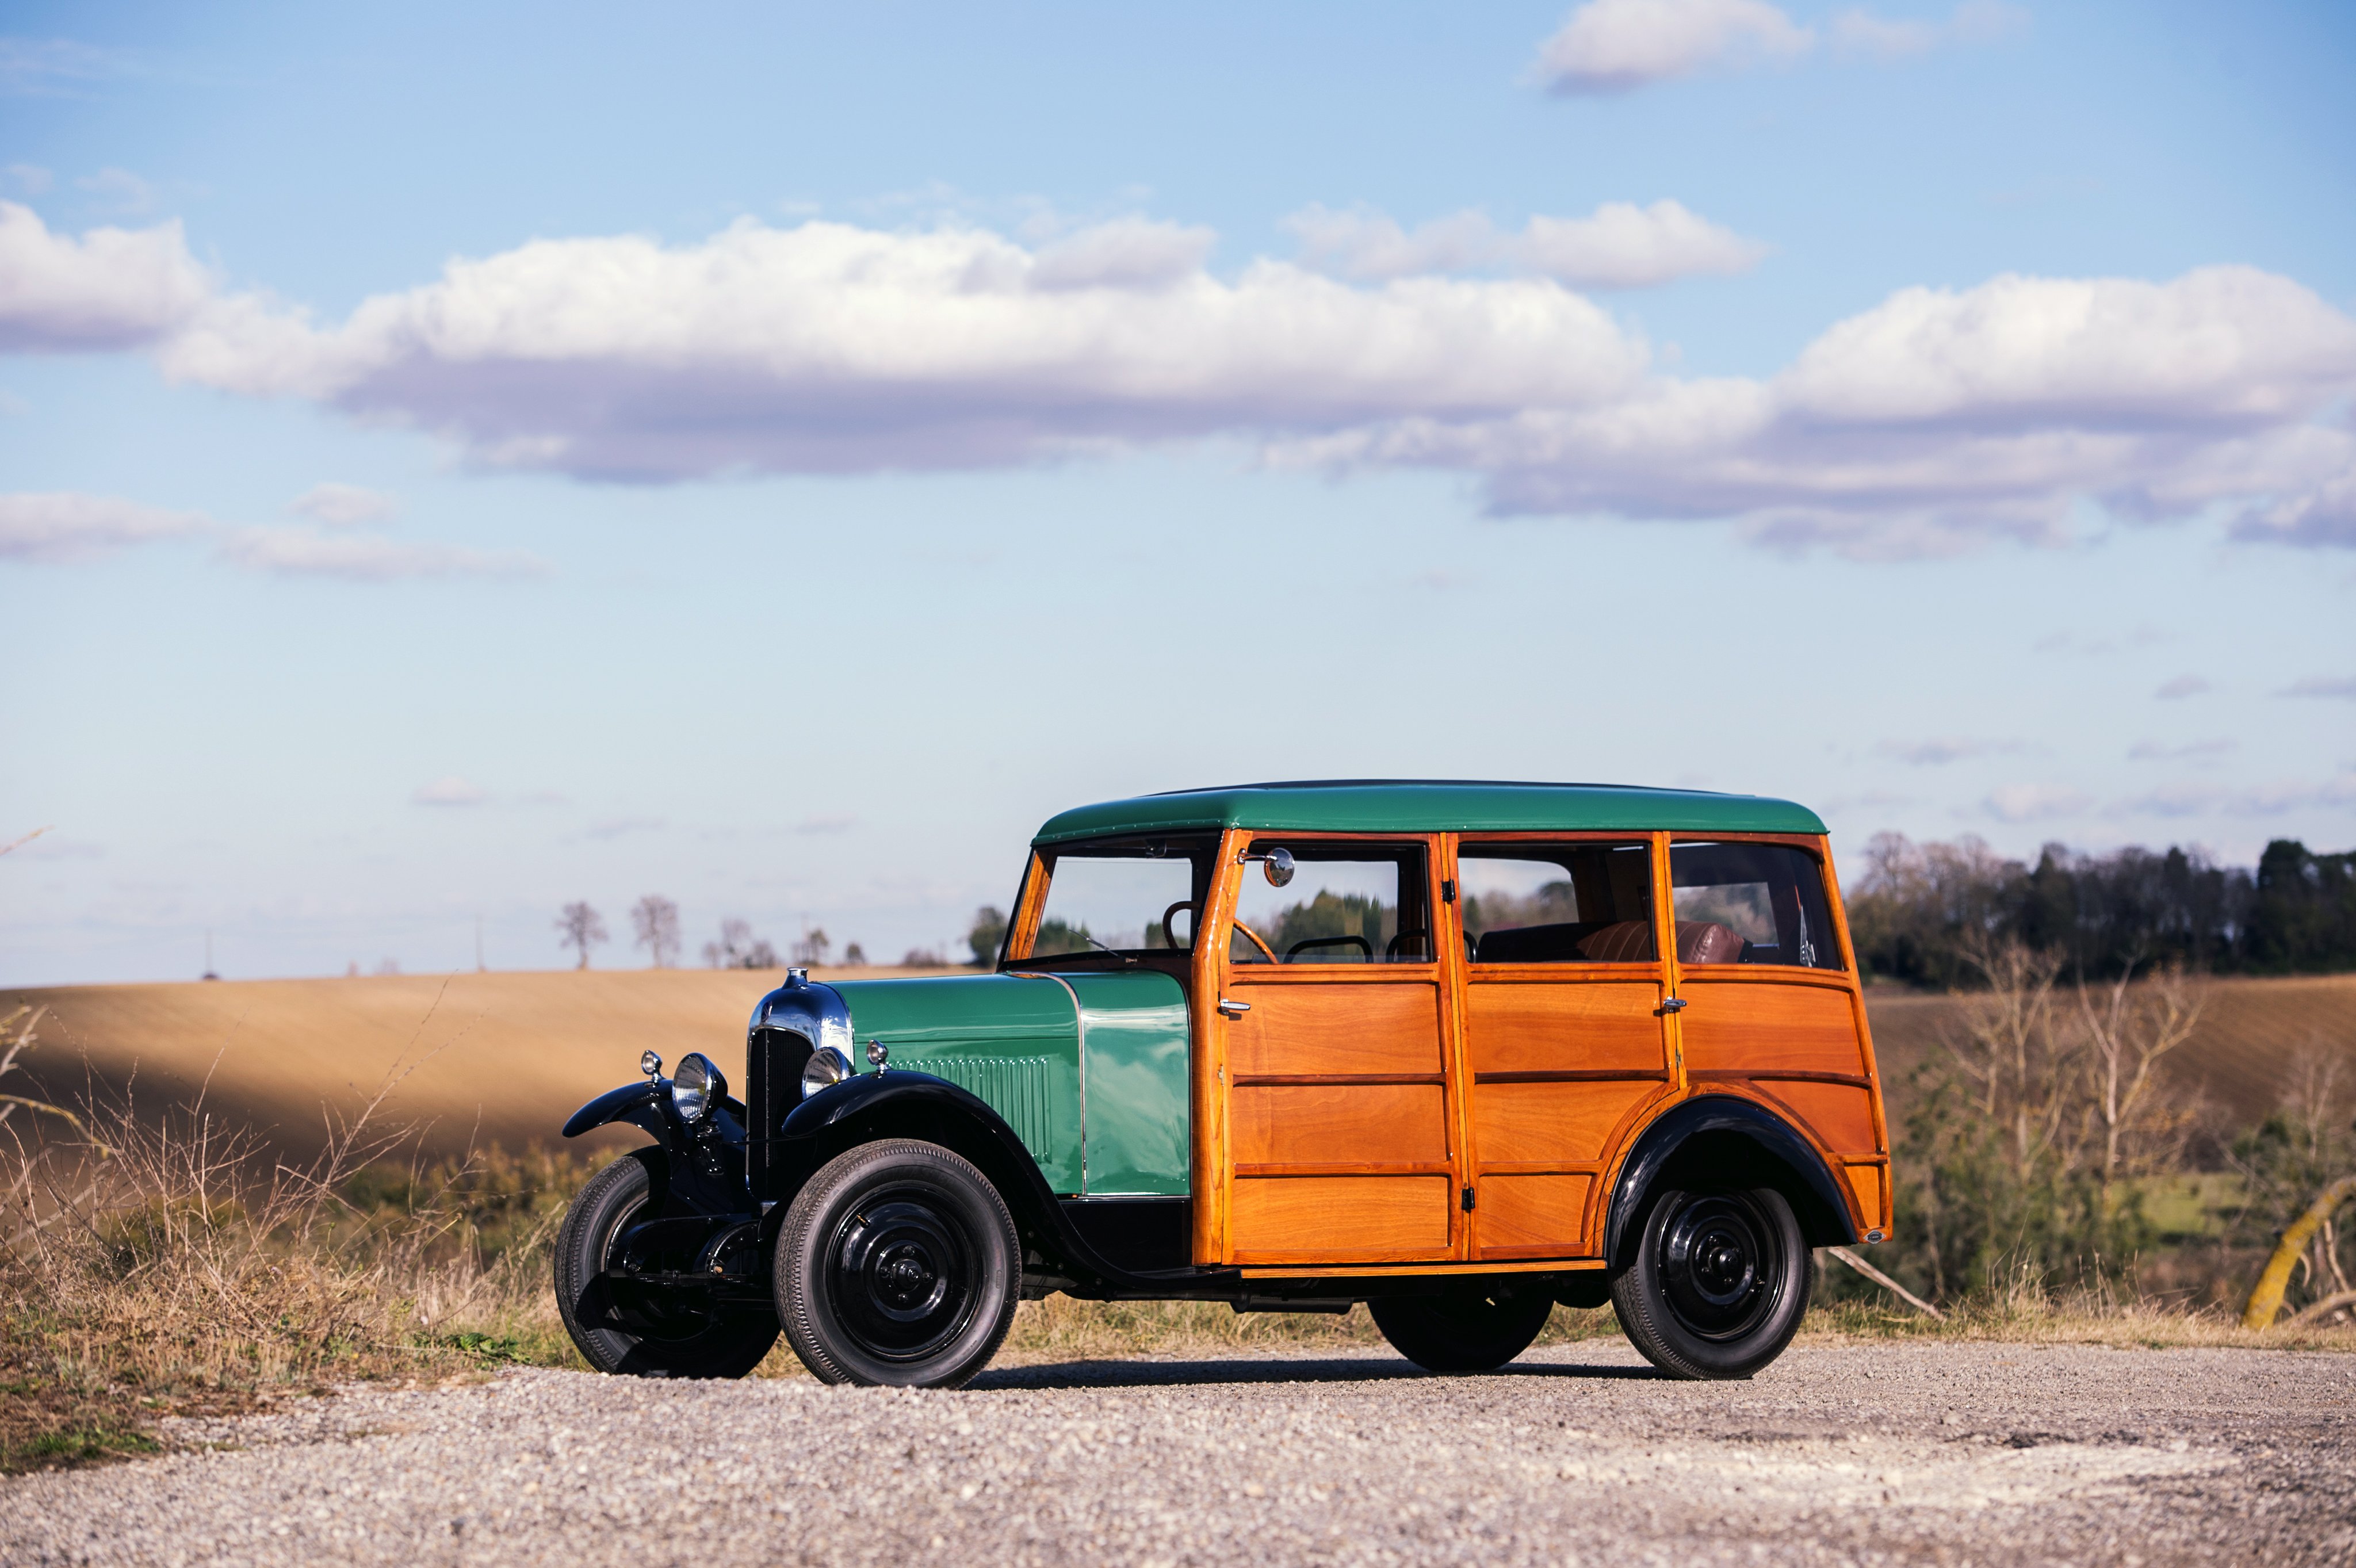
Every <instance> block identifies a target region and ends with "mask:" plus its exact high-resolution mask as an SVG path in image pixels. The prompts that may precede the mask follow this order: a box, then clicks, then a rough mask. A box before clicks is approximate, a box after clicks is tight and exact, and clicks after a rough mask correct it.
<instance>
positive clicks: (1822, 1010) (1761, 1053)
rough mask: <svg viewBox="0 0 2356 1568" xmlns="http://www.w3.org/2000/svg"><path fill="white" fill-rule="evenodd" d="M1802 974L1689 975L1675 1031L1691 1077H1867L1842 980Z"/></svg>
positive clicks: (1719, 972)
mask: <svg viewBox="0 0 2356 1568" xmlns="http://www.w3.org/2000/svg"><path fill="white" fill-rule="evenodd" d="M1806 973H1807V972H1805V971H1783V972H1777V971H1773V970H1764V969H1762V970H1760V971H1757V972H1754V973H1753V974H1743V973H1740V972H1729V971H1728V970H1727V969H1725V968H1723V967H1719V968H1718V970H1717V972H1712V971H1711V970H1708V969H1704V968H1701V967H1699V966H1696V967H1693V968H1688V969H1687V970H1686V971H1685V972H1684V973H1683V975H1682V976H1681V978H1680V983H1679V986H1678V993H1679V994H1680V995H1682V996H1683V997H1684V998H1685V999H1686V1003H1687V1006H1686V1009H1685V1011H1684V1012H1683V1013H1682V1014H1680V1015H1679V1016H1678V1018H1677V1024H1678V1026H1679V1029H1680V1032H1681V1033H1682V1034H1683V1036H1684V1037H1685V1058H1686V1070H1687V1071H1688V1072H1691V1073H1697V1074H1701V1073H1740V1074H1743V1075H1746V1076H1748V1075H1751V1074H1757V1073H1769V1074H1772V1073H1779V1072H1815V1073H1839V1074H1844V1075H1847V1076H1849V1077H1856V1078H1862V1077H1864V1076H1865V1053H1864V1049H1863V1047H1862V1046H1861V1045H1860V1043H1859V1041H1858V1028H1857V1012H1858V1009H1857V1008H1856V1007H1855V1006H1854V1005H1853V998H1852V996H1851V994H1850V990H1849V988H1848V987H1847V986H1845V985H1842V984H1840V983H1838V981H1839V978H1840V977H1839V976H1837V975H1832V976H1828V977H1827V978H1829V979H1831V980H1832V981H1833V982H1834V983H1830V984H1826V983H1822V982H1818V981H1815V980H1813V979H1803V978H1799V977H1800V976H1802V975H1804V974H1806Z"/></svg>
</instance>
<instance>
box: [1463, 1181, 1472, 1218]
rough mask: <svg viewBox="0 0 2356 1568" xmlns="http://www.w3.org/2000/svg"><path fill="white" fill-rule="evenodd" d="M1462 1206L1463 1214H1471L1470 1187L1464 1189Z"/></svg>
mask: <svg viewBox="0 0 2356 1568" xmlns="http://www.w3.org/2000/svg"><path fill="white" fill-rule="evenodd" d="M1463 1204H1464V1212H1465V1213H1467V1214H1470V1213H1472V1188H1471V1187H1466V1188H1465V1189H1464V1197H1463Z"/></svg>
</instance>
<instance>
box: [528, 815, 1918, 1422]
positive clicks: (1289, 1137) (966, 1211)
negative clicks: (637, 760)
mask: <svg viewBox="0 0 2356 1568" xmlns="http://www.w3.org/2000/svg"><path fill="white" fill-rule="evenodd" d="M641 1068H642V1070H643V1072H644V1073H645V1075H646V1076H645V1078H644V1079H642V1080H640V1081H637V1082H633V1083H630V1084H627V1085H626V1086H624V1087H623V1088H620V1089H617V1090H613V1091H612V1092H610V1093H608V1094H605V1095H603V1096H601V1097H600V1098H598V1099H597V1100H595V1101H592V1102H590V1103H589V1104H588V1105H585V1106H584V1107H582V1109H581V1110H580V1111H579V1112H577V1113H575V1114H574V1116H573V1119H572V1120H571V1122H568V1123H567V1125H566V1126H565V1129H564V1131H565V1133H566V1135H567V1136H568V1137H570V1136H574V1135H577V1134H579V1133H584V1132H586V1131H588V1130H589V1129H591V1128H593V1127H596V1126H600V1125H603V1124H605V1123H607V1122H630V1123H633V1124H635V1125H637V1126H638V1127H640V1128H642V1129H643V1130H644V1131H646V1132H647V1133H649V1134H650V1135H651V1136H652V1138H653V1139H654V1143H653V1144H652V1145H651V1146H649V1147H647V1148H643V1149H640V1150H637V1151H635V1152H633V1153H631V1154H629V1155H625V1156H623V1157H622V1158H620V1159H618V1160H616V1161H615V1162H614V1163H613V1164H612V1165H608V1166H606V1167H605V1169H604V1170H602V1171H601V1172H599V1173H598V1175H597V1176H594V1177H593V1178H592V1179H591V1181H590V1182H589V1183H588V1185H587V1186H586V1187H584V1189H583V1191H582V1192H581V1194H580V1196H579V1197H578V1198H577V1199H576V1200H575V1202H574V1204H573V1209H572V1210H571V1212H570V1213H569V1214H568V1216H567V1217H566V1220H565V1224H564V1229H563V1232H562V1238H561V1240H560V1243H559V1247H558V1256H557V1262H556V1287H557V1294H558V1304H559V1306H560V1309H561V1310H562V1313H563V1316H564V1321H565V1324H566V1326H567V1327H568V1328H569V1329H570V1330H571V1332H572V1335H573V1339H574V1340H575V1342H576V1343H577V1344H578V1345H579V1346H580V1348H581V1350H582V1352H583V1354H584V1355H585V1356H586V1357H587V1358H588V1359H589V1360H590V1361H591V1363H592V1364H593V1365H594V1366H596V1367H598V1368H599V1369H603V1370H605V1371H611V1372H622V1373H632V1374H637V1375H642V1376H667V1377H735V1376H742V1375H744V1373H746V1372H748V1371H750V1370H751V1369H753V1368H754V1366H755V1365H756V1364H757V1363H758V1362H759V1361H760V1360H761V1359H762V1358H763V1356H764V1355H765V1354H766V1352H767V1351H768V1350H769V1348H771V1347H772V1346H773V1345H774V1344H775V1343H776V1337H777V1335H778V1334H779V1333H780V1332H781V1331H782V1332H783V1333H784V1335H785V1336H786V1338H787V1341H788V1342H789V1343H790V1344H791V1346H792V1347H793V1348H794V1350H795V1352H796V1353H797V1354H798V1356H799V1357H800V1358H801V1359H802V1361H803V1362H804V1363H805V1364H806V1365H807V1366H808V1367H809V1369H810V1370H811V1371H812V1372H813V1373H815V1374H816V1375H817V1376H819V1378H821V1379H825V1380H829V1381H836V1382H845V1381H847V1382H861V1383H892V1384H915V1385H926V1386H953V1385H956V1384H958V1383H962V1382H963V1381H965V1380H968V1379H969V1378H971V1377H972V1376H973V1375H974V1374H975V1373H976V1372H978V1371H979V1370H980V1369H981V1368H982V1367H983V1366H985V1365H986V1364H987V1363H988V1362H989V1360H990V1359H991V1356H992V1354H994V1353H995V1352H996V1350H997V1348H998V1347H999V1345H1000V1343H1001V1341H1002V1339H1003V1338H1004V1337H1005V1334H1006V1331H1007V1327H1008V1326H1009V1324H1010V1322H1011V1321H1012V1316H1013V1313H1014V1309H1015V1305H1016V1303H1017V1302H1018V1301H1020V1300H1022V1299H1023V1298H1025V1297H1032V1298H1036V1297H1040V1296H1044V1295H1045V1294H1049V1293H1051V1292H1056V1291H1061V1292H1064V1293H1066V1294H1069V1295H1072V1296H1076V1297H1082V1298H1087V1299H1095V1300H1167V1299H1187V1300H1208V1301H1224V1302H1228V1303H1231V1304H1232V1305H1234V1306H1235V1307H1236V1309H1237V1310H1238V1311H1255V1310H1267V1311H1296V1312H1297V1311H1339V1310H1344V1309H1346V1308H1347V1307H1348V1306H1350V1305H1353V1304H1355V1303H1357V1302H1365V1304H1366V1305H1367V1307H1368V1309H1369V1311H1370V1312H1371V1314H1372V1316H1373V1317H1374V1320H1375V1323H1376V1326H1378V1327H1379V1328H1380V1329H1381V1331H1382V1333H1383V1335H1384V1337H1386V1338H1387V1339H1388V1341H1389V1342H1390V1343H1391V1345H1392V1346H1393V1347H1395V1348H1397V1349H1398V1351H1399V1352H1400V1353H1401V1354H1402V1355H1404V1356H1406V1357H1408V1359H1411V1360H1413V1361H1415V1362H1417V1363H1419V1364H1420V1365H1422V1366H1424V1367H1427V1368H1430V1369H1434V1370H1442V1371H1479V1370H1485V1369H1492V1368H1494V1367H1497V1366H1500V1365H1503V1364H1504V1363H1505V1362H1507V1361H1509V1360H1511V1359H1513V1358H1514V1357H1515V1356H1517V1355H1519V1354H1520V1353H1521V1352H1522V1351H1523V1350H1524V1349H1526V1348H1527V1347H1528V1346H1529V1345H1530V1343H1531V1342H1532V1341H1533V1340H1534V1339H1535V1338H1536V1337H1537V1334H1538V1332H1539V1330H1540V1329H1541V1328H1542V1327H1543V1326H1544V1325H1545V1323H1546V1320H1547V1314H1548V1313H1549V1311H1550V1310H1551V1309H1552V1307H1553V1306H1554V1305H1555V1304H1557V1303H1563V1304H1567V1305H1573V1306H1580V1307H1595V1306H1601V1305H1604V1304H1606V1303H1607V1302H1608V1303H1610V1304H1611V1305H1612V1306H1613V1307H1614V1308H1615V1310H1616V1314H1617V1316H1618V1318H1619V1321H1620V1324H1621V1326H1622V1329H1623V1330H1624V1331H1625V1333H1626V1334H1627V1335H1628V1337H1629V1338H1630V1339H1631V1340H1632V1341H1633V1343H1634V1344H1635V1346H1636V1348H1638V1349H1639V1350H1640V1351H1642V1352H1643V1353H1644V1356H1645V1357H1647V1358H1648V1359H1650V1360H1651V1361H1652V1362H1653V1363H1654V1364H1655V1366H1657V1367H1658V1368H1660V1369H1662V1370H1663V1371H1665V1372H1666V1373H1669V1374H1671V1375H1673V1376H1677V1377H1686V1378H1725V1377H1747V1376H1749V1375H1750V1374H1751V1373H1752V1372H1753V1371H1755V1370H1757V1369H1759V1368H1760V1367H1762V1366H1764V1365H1765V1364H1766V1363H1768V1362H1769V1361H1771V1360H1772V1359H1774V1358H1775V1357H1776V1356H1777V1355H1778V1354H1780V1353H1781V1352H1782V1350H1783V1347H1784V1346H1785V1345H1786V1344H1788V1343H1789V1342H1790V1340H1791V1337H1792V1335H1793V1333H1794V1330H1795V1328H1796V1327H1797V1326H1798V1323H1799V1319H1800V1316H1801V1314H1802V1312H1803V1311H1804V1308H1805V1305H1806V1303H1807V1298H1808V1294H1809V1291H1810V1287H1811V1285H1812V1283H1813V1282H1814V1279H1815V1252H1814V1249H1815V1248H1818V1247H1824V1246H1830V1245H1841V1244H1853V1243H1857V1242H1860V1241H1863V1242H1873V1241H1879V1240H1881V1239H1882V1237H1883V1235H1884V1234H1885V1233H1887V1231H1888V1230H1889V1229H1890V1138H1889V1133H1888V1129H1887V1127H1886V1125H1885V1123H1884V1118H1883V1111H1882V1101H1881V1089H1880V1081H1879V1074H1878V1072H1877V1070H1876V1067H1875V1062H1874V1054H1873V1044H1872V1040H1871V1037H1870V1036H1869V1033H1868V1030H1867V1027H1866V1016H1865V1006H1864V1000H1863V995H1862V993H1861V991H1860V989H1859V985H1858V971H1857V965H1856V961H1855V957H1854V954H1853V952H1852V950H1851V948H1850V943H1849V937H1848V930H1847V921H1846V919H1845V917H1844V915H1843V913H1842V908H1841V902H1840V895H1839V885H1838V883H1837V881H1836V880H1835V877H1834V875H1833V865H1832V857H1831V851H1830V848H1829V846H1828V843H1827V842H1826V831H1825V825H1824V823H1823V822H1820V821H1819V820H1818V819H1817V817H1816V816H1815V813H1814V812H1812V811H1808V810H1806V809H1805V808H1804V807H1801V806H1797V805H1794V804H1792V803H1790V802H1788V801H1783V800H1766V799H1762V798H1757V797H1751V796H1741V795H1720V794H1710V793H1704V792H1700V791H1695V790H1674V789H1625V788H1616V787H1605V786H1596V785H1572V784H1511V783H1466V782H1420V781H1384V780H1344V781H1329V782H1307V783H1278V784H1255V785H1245V786H1239V787H1236V788H1230V789H1191V790H1182V791H1177V792H1174V793H1171V794H1162V795H1149V796H1143V797H1141V798H1138V799H1135V800H1115V801H1108V802H1107V803H1104V804H1101V805H1094V806H1085V807H1082V808H1079V809H1078V810H1076V811H1066V812H1064V813H1062V814H1061V815H1059V816H1056V817H1054V818H1052V819H1050V820H1049V821H1048V822H1047V823H1046V825H1045V826H1044V827H1043V828H1041V829H1040V830H1039V832H1038V835H1037V836H1036V837H1035V838H1034V839H1033V841H1032V843H1031V853H1030V857H1029V861H1028V864H1027V865H1026V866H1025V868H1024V871H1023V881H1022V886H1021V890H1020V893H1019V894H1018V896H1017V897H1016V899H1015V902H1014V906H1013V910H1012V915H1011V916H1010V918H1009V919H1008V929H1007V932H1006V937H1005V941H1004V945H1003V948H1002V950H1001V952H1000V954H999V957H998V961H997V962H996V964H995V966H994V971H993V972H977V973H974V974H971V975H954V976H946V977H937V978H927V979H877V980H862V981H846V982H841V983H831V984H822V983H813V982H811V981H810V980H809V978H808V977H807V975H806V974H805V973H804V972H801V971H798V970H797V971H792V972H789V973H788V977H787V982H786V983H785V984H784V985H782V986H779V987H778V988H777V989H776V990H775V991H773V992H771V993H769V994H768V995H767V996H766V997H764V998H763V999H762V1000H761V1003H760V1004H759V1005H758V1006H757V1007H756V1008H755V1011H754V1014H753V1017H752V1022H751V1026H750V1028H749V1031H748V1033H747V1036H746V1040H745V1056H744V1084H743V1089H744V1092H743V1097H742V1098H741V1099H739V1098H737V1097H735V1096H734V1095H733V1094H732V1092H731V1090H730V1086H729V1084H728V1083H727V1081H726V1079H725V1077H724V1076H723V1073H722V1072H721V1070H720V1069H719V1068H718V1067H717V1065H716V1064H714V1063H713V1062H712V1059H711V1058H709V1057H707V1056H705V1055H703V1054H702V1053H701V1052H696V1053H691V1054H690V1055H689V1056H687V1057H686V1058H684V1059H683V1060H682V1061H681V1062H680V1064H679V1065H678V1067H677V1068H676V1069H675V1070H674V1072H673V1073H672V1075H671V1076H670V1077H669V1078H664V1077H663V1076H661V1068H662V1064H661V1062H660V1061H659V1058H656V1057H655V1056H654V1054H653V1053H651V1052H649V1053H648V1056H647V1058H645V1060H644V1061H643V1062H642V1063H641Z"/></svg>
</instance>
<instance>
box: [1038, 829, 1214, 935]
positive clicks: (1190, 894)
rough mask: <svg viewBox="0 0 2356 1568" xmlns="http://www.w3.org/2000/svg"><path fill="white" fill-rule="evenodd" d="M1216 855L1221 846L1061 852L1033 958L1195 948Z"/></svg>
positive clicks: (1052, 864)
mask: <svg viewBox="0 0 2356 1568" xmlns="http://www.w3.org/2000/svg"><path fill="white" fill-rule="evenodd" d="M1216 852H1217V841H1216V840H1205V841H1197V842H1189V841H1184V840H1169V841H1149V842H1139V843H1088V844H1080V845H1076V846H1075V847H1072V848H1068V849H1062V850H1057V851H1055V852H1053V853H1052V854H1051V855H1049V856H1048V857H1047V901H1046V904H1045V905H1044V907H1043V908H1041V909H1040V911H1039V930H1038V934H1037V935H1035V936H1034V937H1033V938H1032V940H1031V959H1034V960H1035V959H1049V958H1068V957H1074V956H1077V955H1080V954H1086V953H1104V952H1107V951H1111V952H1116V953H1135V952H1146V951H1151V950H1154V949H1156V948H1162V949H1167V948H1171V947H1176V948H1179V949H1182V950H1183V949H1185V948H1188V947H1191V946H1192V945H1193V944H1194V910H1195V909H1196V908H1199V906H1198V905H1197V903H1196V902H1195V900H1197V899H1198V898H1200V897H1201V896H1202V890H1203V888H1204V886H1205V885H1206V884H1207V882H1208V879H1209V875H1210V863H1211V861H1212V859H1213V857H1214V856H1215V854H1216ZM1173 937H1174V938H1175V939H1176V940H1174V941H1173V940H1172V939H1173ZM1025 961H1026V962H1028V961H1030V960H1025Z"/></svg>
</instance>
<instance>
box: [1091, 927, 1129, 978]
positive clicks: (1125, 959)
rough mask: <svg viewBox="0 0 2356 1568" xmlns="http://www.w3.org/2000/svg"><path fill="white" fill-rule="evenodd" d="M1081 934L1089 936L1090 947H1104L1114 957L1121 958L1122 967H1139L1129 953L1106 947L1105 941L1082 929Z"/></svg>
mask: <svg viewBox="0 0 2356 1568" xmlns="http://www.w3.org/2000/svg"><path fill="white" fill-rule="evenodd" d="M1080 935H1081V936H1082V937H1085V938H1087V943H1088V945H1089V946H1090V947H1092V948H1100V949H1103V950H1104V951H1106V952H1108V953H1110V954H1112V956H1113V957H1115V958H1117V959H1119V960H1120V961H1121V967H1122V968H1124V969H1135V968H1136V967H1137V961H1136V960H1135V959H1133V958H1131V957H1130V956H1129V955H1128V954H1127V953H1125V952H1123V951H1121V950H1119V948H1114V947H1106V946H1105V944H1104V943H1102V942H1100V941H1098V940H1096V938H1095V937H1093V936H1090V935H1089V934H1088V933H1087V932H1086V931H1082V932H1081V933H1080Z"/></svg>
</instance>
